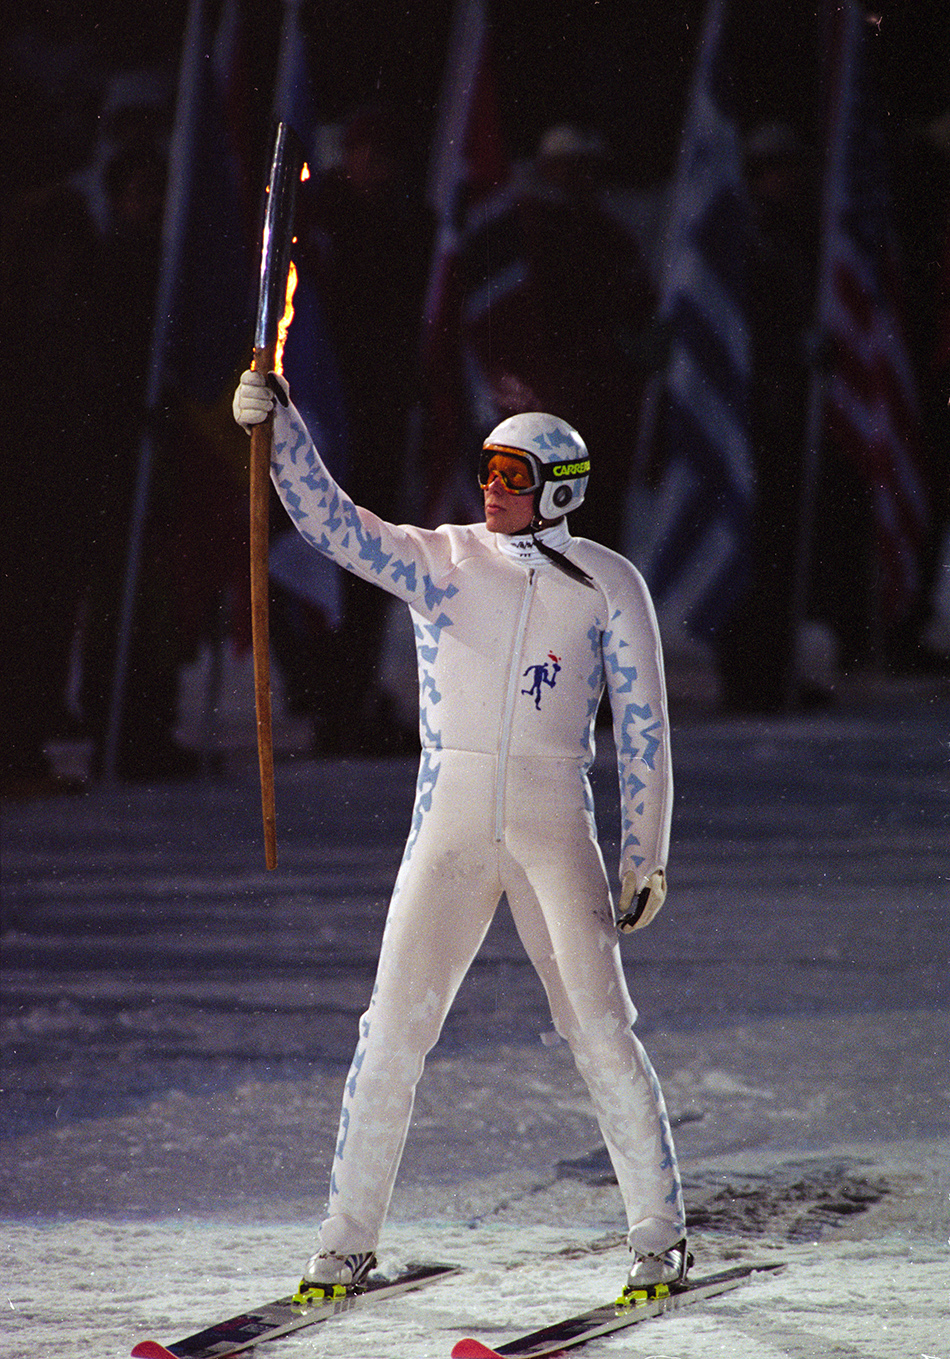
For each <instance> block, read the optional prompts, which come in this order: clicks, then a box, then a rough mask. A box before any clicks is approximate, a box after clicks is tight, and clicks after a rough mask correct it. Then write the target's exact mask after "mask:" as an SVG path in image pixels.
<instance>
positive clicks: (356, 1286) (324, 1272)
mask: <svg viewBox="0 0 950 1359" xmlns="http://www.w3.org/2000/svg"><path fill="white" fill-rule="evenodd" d="M375 1265H376V1256H375V1255H374V1254H373V1252H372V1251H371V1250H370V1251H354V1253H353V1254H352V1255H338V1254H337V1252H336V1251H333V1250H321V1251H318V1252H317V1254H316V1255H314V1256H311V1258H310V1260H308V1262H307V1268H306V1269H305V1270H304V1272H303V1278H302V1279H301V1280H300V1287H299V1288H298V1289H297V1292H296V1293H295V1294H294V1297H293V1302H294V1306H295V1307H312V1306H313V1305H314V1303H318V1302H323V1301H325V1300H326V1299H327V1298H345V1297H346V1296H347V1294H349V1293H359V1292H360V1289H361V1285H362V1284H363V1282H364V1280H365V1278H366V1276H367V1274H369V1272H370V1270H371V1269H373V1268H374V1267H375Z"/></svg>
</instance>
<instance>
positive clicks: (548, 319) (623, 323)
mask: <svg viewBox="0 0 950 1359" xmlns="http://www.w3.org/2000/svg"><path fill="white" fill-rule="evenodd" d="M464 267H465V274H466V288H467V307H466V320H467V329H468V341H469V344H470V346H471V350H472V353H473V354H474V356H475V359H476V363H477V367H478V370H479V377H480V379H481V381H482V383H483V384H484V387H485V391H484V392H483V393H482V394H481V396H482V399H483V400H485V398H487V407H488V408H487V409H486V410H485V412H484V418H483V419H481V420H480V423H484V424H486V426H490V425H492V424H494V423H495V422H496V421H497V420H499V419H501V418H503V417H504V416H506V415H511V414H515V413H517V412H519V411H525V410H550V411H555V412H556V413H557V414H558V415H559V416H561V417H562V418H563V419H564V420H567V421H569V422H570V423H571V424H573V425H575V426H576V427H577V428H578V429H583V430H584V438H585V440H586V442H587V446H588V448H589V449H590V452H591V458H592V459H593V460H594V461H595V462H596V465H597V469H598V475H597V478H596V482H597V487H596V488H595V486H594V482H593V480H592V482H591V487H590V490H589V493H588V495H587V497H586V499H585V502H584V504H583V505H582V507H581V508H580V510H578V511H577V513H576V515H575V516H574V517H573V518H572V521H571V522H572V531H573V532H575V533H578V534H581V535H585V536H588V537H591V538H593V539H595V540H596V541H597V542H600V543H604V544H605V545H606V546H608V547H612V548H614V549H615V550H618V551H621V550H622V548H623V517H624V509H625V502H626V489H627V485H628V482H629V479H630V474H631V468H632V465H633V460H634V454H635V449H636V434H637V425H638V421H639V413H640V405H641V393H642V389H643V384H644V381H645V378H646V376H647V372H648V363H649V360H648V353H647V350H648V337H649V335H650V334H651V331H650V321H651V317H652V312H653V295H652V289H651V285H650V283H649V280H648V276H647V271H646V268H645V265H644V262H643V260H642V257H641V253H640V249H639V245H638V243H637V240H636V237H635V235H634V233H633V231H632V230H631V228H630V227H629V226H628V225H627V223H626V222H625V221H624V220H623V219H622V218H621V216H620V214H619V212H618V211H617V210H616V208H615V205H614V199H613V195H612V192H611V183H610V177H609V159H608V156H607V153H606V150H605V147H604V145H603V142H602V141H601V139H600V137H599V136H598V135H597V134H596V133H592V132H587V131H584V130H582V129H579V128H576V127H572V126H568V125H562V126H557V127H552V128H550V129H549V130H548V131H547V132H546V133H545V134H544V136H543V137H542V138H541V141H540V143H539V146H538V151H537V155H536V156H535V158H534V159H533V160H532V161H530V162H528V163H526V164H521V165H518V166H516V167H515V168H514V170H513V173H512V176H511V179H510V182H509V183H507V184H505V185H504V186H503V187H502V188H501V189H500V190H499V191H498V192H497V194H496V195H495V196H494V198H493V199H490V200H489V201H488V202H487V203H485V204H481V205H479V208H478V210H477V213H475V214H473V218H472V220H470V221H469V222H468V223H467V230H466V242H465V255H464Z"/></svg>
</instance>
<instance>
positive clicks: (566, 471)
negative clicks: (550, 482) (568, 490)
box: [551, 458, 590, 477]
mask: <svg viewBox="0 0 950 1359" xmlns="http://www.w3.org/2000/svg"><path fill="white" fill-rule="evenodd" d="M589 472H590V459H589V458H588V459H587V461H586V462H556V463H554V464H553V466H552V468H551V475H552V477H586V476H587V474H588V473H589Z"/></svg>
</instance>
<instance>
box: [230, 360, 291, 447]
mask: <svg viewBox="0 0 950 1359" xmlns="http://www.w3.org/2000/svg"><path fill="white" fill-rule="evenodd" d="M289 395H290V388H289V387H288V385H287V382H286V380H285V379H284V378H282V377H280V376H279V375H278V374H277V373H268V374H266V376H265V374H264V373H258V372H255V371H254V370H253V369H251V368H248V369H247V370H246V371H245V372H243V373H242V374H241V380H240V382H239V383H238V385H237V390H236V391H235V393H234V401H233V402H232V406H231V409H232V410H233V412H234V418H235V420H236V421H237V423H238V424H239V425H240V426H241V428H242V429H243V430H246V431H247V433H248V434H250V432H251V428H252V426H254V425H259V424H261V423H262V421H264V420H266V419H267V417H268V416H269V415H270V413H271V411H272V410H273V409H274V400H275V398H276V399H277V400H278V401H279V402H280V404H281V405H282V406H286V405H287V402H288V399H289Z"/></svg>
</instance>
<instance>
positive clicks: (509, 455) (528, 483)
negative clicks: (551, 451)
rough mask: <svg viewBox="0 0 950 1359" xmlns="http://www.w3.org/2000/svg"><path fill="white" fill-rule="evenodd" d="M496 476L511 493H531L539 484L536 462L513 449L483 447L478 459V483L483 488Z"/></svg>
mask: <svg viewBox="0 0 950 1359" xmlns="http://www.w3.org/2000/svg"><path fill="white" fill-rule="evenodd" d="M496 477H500V478H501V482H502V485H503V486H504V488H505V490H506V491H508V492H510V494H511V495H531V493H532V492H533V491H536V490H537V489H538V487H539V486H540V485H541V478H540V476H539V474H538V469H537V466H536V464H535V463H534V462H533V461H532V460H531V459H530V458H526V457H525V456H524V454H522V453H516V452H515V450H514V449H509V448H499V447H497V446H494V447H491V448H483V449H482V452H481V456H480V458H479V460H478V484H479V486H481V488H482V490H485V489H486V487H488V486H489V485H490V484H491V483H492V482H493V481H494V480H495V478H496Z"/></svg>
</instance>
